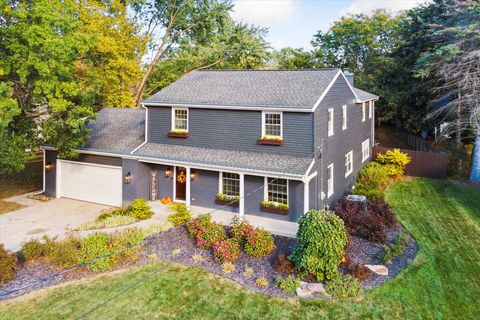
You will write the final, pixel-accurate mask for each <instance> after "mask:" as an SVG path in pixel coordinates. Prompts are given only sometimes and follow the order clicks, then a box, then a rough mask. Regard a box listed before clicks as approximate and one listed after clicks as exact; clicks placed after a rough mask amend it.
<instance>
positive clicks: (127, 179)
mask: <svg viewBox="0 0 480 320" xmlns="http://www.w3.org/2000/svg"><path fill="white" fill-rule="evenodd" d="M132 179H133V176H132V174H131V173H130V172H127V173H126V174H125V175H124V176H123V181H124V182H125V184H129V183H130V182H132Z"/></svg>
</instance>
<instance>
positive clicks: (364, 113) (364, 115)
mask: <svg viewBox="0 0 480 320" xmlns="http://www.w3.org/2000/svg"><path fill="white" fill-rule="evenodd" d="M366 114H367V110H365V102H362V122H365V119H366Z"/></svg>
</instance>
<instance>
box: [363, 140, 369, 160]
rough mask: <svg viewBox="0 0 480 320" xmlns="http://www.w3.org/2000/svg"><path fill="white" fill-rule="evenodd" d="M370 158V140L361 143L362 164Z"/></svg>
mask: <svg viewBox="0 0 480 320" xmlns="http://www.w3.org/2000/svg"><path fill="white" fill-rule="evenodd" d="M369 157H370V139H367V140H365V141H363V142H362V162H364V161H365V160H367V159H368V158H369Z"/></svg>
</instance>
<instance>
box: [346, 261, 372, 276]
mask: <svg viewBox="0 0 480 320" xmlns="http://www.w3.org/2000/svg"><path fill="white" fill-rule="evenodd" d="M345 266H346V268H347V273H348V274H349V275H351V276H352V277H355V278H357V280H358V281H364V280H367V279H368V277H369V276H370V274H371V273H372V272H371V271H370V269H368V268H367V267H365V266H364V265H363V264H360V263H355V262H353V261H352V260H350V259H349V258H348V257H347V261H346V262H345Z"/></svg>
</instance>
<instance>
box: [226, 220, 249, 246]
mask: <svg viewBox="0 0 480 320" xmlns="http://www.w3.org/2000/svg"><path fill="white" fill-rule="evenodd" d="M253 232H254V228H253V227H252V226H251V225H250V224H249V223H248V221H246V220H239V219H237V218H236V217H235V218H234V219H232V223H231V227H230V229H229V234H230V236H231V237H232V238H233V239H235V240H236V241H237V243H238V244H239V245H244V244H245V241H246V240H247V238H249V237H250V236H251V234H252V233H253Z"/></svg>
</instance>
